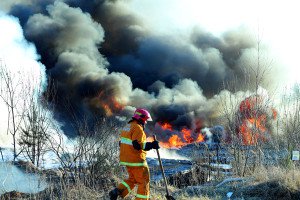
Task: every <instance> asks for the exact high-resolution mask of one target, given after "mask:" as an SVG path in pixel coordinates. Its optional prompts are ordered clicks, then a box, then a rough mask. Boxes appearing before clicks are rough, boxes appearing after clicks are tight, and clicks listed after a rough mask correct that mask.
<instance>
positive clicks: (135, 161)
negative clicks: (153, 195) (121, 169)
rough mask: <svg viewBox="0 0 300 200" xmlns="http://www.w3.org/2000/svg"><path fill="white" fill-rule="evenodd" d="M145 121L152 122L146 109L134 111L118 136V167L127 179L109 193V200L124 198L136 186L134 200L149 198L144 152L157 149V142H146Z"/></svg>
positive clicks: (147, 171) (147, 169) (147, 172)
mask: <svg viewBox="0 0 300 200" xmlns="http://www.w3.org/2000/svg"><path fill="white" fill-rule="evenodd" d="M147 121H152V118H151V116H150V113H149V112H148V111H147V110H146V109H141V108H139V109H136V111H135V112H134V115H133V117H132V120H130V121H129V122H128V124H127V126H126V127H125V128H124V129H123V130H122V131H121V135H120V165H124V166H126V168H127V172H128V175H129V177H128V179H126V180H124V181H122V182H121V183H120V184H119V185H118V187H117V188H115V189H114V190H112V191H110V193H109V196H110V199H111V200H116V199H117V198H118V196H121V197H122V198H124V197H125V196H127V194H128V193H130V192H131V191H132V189H133V188H134V187H135V185H138V189H137V194H136V195H135V196H136V198H135V199H136V200H147V199H149V198H150V197H149V196H150V194H149V189H150V184H149V181H150V177H149V168H148V165H147V162H146V151H149V150H150V149H158V148H159V145H158V142H157V141H153V142H146V134H145V132H144V127H145V124H146V123H147Z"/></svg>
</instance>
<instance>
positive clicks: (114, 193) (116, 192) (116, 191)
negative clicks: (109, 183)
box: [109, 188, 120, 200]
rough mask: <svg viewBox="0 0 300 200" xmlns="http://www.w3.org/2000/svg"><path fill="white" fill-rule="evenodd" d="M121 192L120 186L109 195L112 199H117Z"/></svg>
mask: <svg viewBox="0 0 300 200" xmlns="http://www.w3.org/2000/svg"><path fill="white" fill-rule="evenodd" d="M119 194H120V192H119V190H118V188H115V189H113V190H112V191H110V192H109V197H110V200H117V199H118V196H119Z"/></svg>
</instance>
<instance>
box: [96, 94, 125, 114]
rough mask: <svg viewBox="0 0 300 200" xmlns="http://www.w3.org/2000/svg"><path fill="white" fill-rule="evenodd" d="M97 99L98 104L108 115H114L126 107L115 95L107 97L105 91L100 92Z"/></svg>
mask: <svg viewBox="0 0 300 200" xmlns="http://www.w3.org/2000/svg"><path fill="white" fill-rule="evenodd" d="M95 101H96V102H97V103H96V106H97V107H99V108H102V109H103V110H104V112H105V114H106V116H112V115H113V114H114V113H116V112H120V111H121V110H123V109H124V107H125V106H124V105H123V104H121V103H120V102H119V101H118V100H117V99H116V98H115V97H114V96H109V97H106V96H105V95H104V91H101V92H99V94H98V96H97V98H96V99H95Z"/></svg>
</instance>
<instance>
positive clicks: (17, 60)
mask: <svg viewBox="0 0 300 200" xmlns="http://www.w3.org/2000/svg"><path fill="white" fill-rule="evenodd" d="M0 27H1V33H0V70H1V71H2V72H4V73H7V74H8V76H7V77H6V78H4V77H3V76H1V77H0V83H1V85H0V86H1V87H0V88H1V91H0V92H1V97H2V98H0V109H1V116H0V146H1V147H11V145H12V137H11V135H10V134H9V133H8V131H7V130H8V128H9V125H8V124H9V123H11V121H9V120H8V119H9V116H11V112H9V110H8V105H7V103H5V100H9V98H8V95H9V91H8V88H7V85H6V82H5V81H7V78H8V77H9V78H10V81H11V86H12V87H13V98H14V101H15V102H14V103H13V105H15V109H16V112H17V113H15V114H16V115H19V114H20V115H21V113H22V110H24V109H25V107H24V101H26V100H29V98H32V97H33V95H35V96H36V98H35V99H37V98H38V94H37V92H42V91H43V88H44V87H45V84H46V74H45V66H44V65H42V64H41V63H40V62H39V61H38V59H39V56H38V54H37V52H36V48H35V46H34V45H33V44H31V43H29V42H28V41H26V39H25V38H24V36H23V30H22V28H21V26H20V24H19V21H18V19H16V18H15V17H12V16H8V15H6V14H4V13H1V12H0ZM2 75H3V74H2ZM4 76H5V74H4ZM20 117H21V116H18V117H17V119H20ZM16 123H17V124H18V123H19V121H17V122H16Z"/></svg>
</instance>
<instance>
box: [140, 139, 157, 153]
mask: <svg viewBox="0 0 300 200" xmlns="http://www.w3.org/2000/svg"><path fill="white" fill-rule="evenodd" d="M151 149H159V145H158V141H153V142H147V143H146V146H145V149H144V150H145V151H149V150H151Z"/></svg>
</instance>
